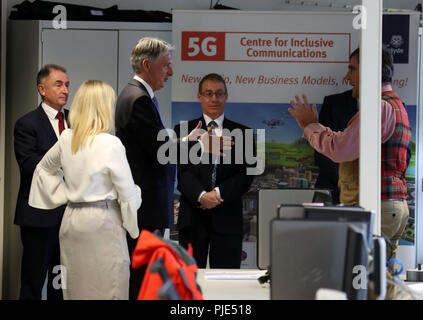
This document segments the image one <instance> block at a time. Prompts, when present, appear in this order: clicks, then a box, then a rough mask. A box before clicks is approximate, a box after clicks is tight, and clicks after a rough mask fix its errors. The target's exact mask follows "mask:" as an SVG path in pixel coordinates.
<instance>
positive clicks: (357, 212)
mask: <svg viewBox="0 0 423 320" xmlns="http://www.w3.org/2000/svg"><path fill="white" fill-rule="evenodd" d="M303 219H308V220H314V221H344V222H350V223H364V224H365V227H366V240H367V247H368V248H369V249H372V246H373V226H374V220H375V212H374V211H367V210H364V208H362V207H358V206H355V207H346V206H324V207H304V217H303Z"/></svg>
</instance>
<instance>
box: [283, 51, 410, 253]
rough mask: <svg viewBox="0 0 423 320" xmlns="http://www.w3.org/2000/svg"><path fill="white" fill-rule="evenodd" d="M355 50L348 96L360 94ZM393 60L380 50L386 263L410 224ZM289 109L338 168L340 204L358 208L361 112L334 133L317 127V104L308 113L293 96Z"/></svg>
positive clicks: (405, 130) (406, 136)
mask: <svg viewBox="0 0 423 320" xmlns="http://www.w3.org/2000/svg"><path fill="white" fill-rule="evenodd" d="M359 57H360V51H359V49H357V50H355V51H354V52H353V53H352V54H351V56H350V62H349V65H348V73H347V75H346V76H345V78H346V79H347V80H349V82H350V84H351V85H352V86H353V91H352V95H353V97H354V98H358V96H359V74H360V73H359ZM393 68H394V67H393V58H392V55H391V53H390V52H389V51H386V50H382V102H381V118H382V132H381V136H382V159H381V161H382V165H381V169H382V170H381V177H382V179H381V180H382V187H381V197H382V202H381V215H382V218H381V222H382V235H383V236H384V237H385V239H386V240H387V252H386V254H387V256H386V258H387V259H390V258H392V257H395V255H396V251H397V248H398V241H399V239H400V238H401V235H402V233H403V232H404V229H405V226H406V224H407V221H408V216H409V211H408V205H407V201H406V199H407V182H406V180H405V172H406V169H407V148H408V145H409V142H410V139H411V129H410V125H409V122H408V115H407V111H406V110H405V108H404V105H403V104H402V102H401V100H400V99H399V97H398V95H397V94H396V93H395V92H394V91H393V90H392V87H391V81H392V76H393ZM295 98H296V103H295V102H294V101H291V106H292V109H291V108H290V109H289V111H290V113H291V114H292V116H293V117H294V118H295V119H296V120H297V122H298V124H299V126H300V127H301V128H302V129H303V130H304V135H303V137H304V138H306V139H307V140H308V142H309V143H310V145H311V146H312V147H313V148H314V149H316V150H317V151H318V152H320V153H322V154H323V155H325V156H327V157H328V158H330V159H331V160H332V161H334V162H338V163H340V165H339V181H338V185H339V188H340V201H341V203H343V204H344V205H358V192H359V181H358V178H359V169H358V164H359V161H358V157H359V155H360V148H359V142H360V139H359V129H360V119H359V113H360V111H359V112H357V114H356V115H355V116H354V117H353V118H352V119H351V120H350V121H349V123H348V125H347V127H346V129H345V130H344V131H340V132H333V131H332V130H331V129H330V128H327V127H324V126H322V125H321V124H319V123H318V115H317V109H316V106H315V105H313V107H312V109H310V106H309V103H308V101H307V97H306V96H305V95H303V101H304V102H302V101H301V99H300V98H299V97H298V96H296V97H295Z"/></svg>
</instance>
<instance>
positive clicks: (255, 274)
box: [204, 270, 266, 280]
mask: <svg viewBox="0 0 423 320" xmlns="http://www.w3.org/2000/svg"><path fill="white" fill-rule="evenodd" d="M265 273H266V270H248V271H242V270H240V271H206V272H204V278H205V279H206V280H257V279H258V278H259V277H261V276H263V275H264V274H265Z"/></svg>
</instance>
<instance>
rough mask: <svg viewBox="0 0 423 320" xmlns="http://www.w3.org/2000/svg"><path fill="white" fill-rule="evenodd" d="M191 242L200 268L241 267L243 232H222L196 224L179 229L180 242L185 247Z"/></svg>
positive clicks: (209, 225) (209, 226)
mask: <svg viewBox="0 0 423 320" xmlns="http://www.w3.org/2000/svg"><path fill="white" fill-rule="evenodd" d="M188 243H191V245H192V249H193V254H194V259H195V260H196V262H197V266H198V267H199V268H206V267H207V256H209V265H210V268H216V269H239V268H240V267H241V254H242V234H222V233H219V232H216V231H214V230H213V228H212V227H211V223H209V224H207V225H195V226H193V227H189V228H183V229H181V230H179V244H180V245H181V246H182V247H184V248H185V249H187V248H188Z"/></svg>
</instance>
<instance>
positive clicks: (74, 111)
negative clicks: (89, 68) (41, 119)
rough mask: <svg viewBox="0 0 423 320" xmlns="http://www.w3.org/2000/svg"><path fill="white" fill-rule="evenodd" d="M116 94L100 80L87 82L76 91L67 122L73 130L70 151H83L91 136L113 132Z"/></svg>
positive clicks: (92, 137)
mask: <svg viewBox="0 0 423 320" xmlns="http://www.w3.org/2000/svg"><path fill="white" fill-rule="evenodd" d="M115 99H116V94H115V91H114V90H113V88H112V87H111V86H110V85H108V84H107V83H105V82H103V81H100V80H87V81H85V82H84V83H83V84H82V85H81V86H80V87H79V89H78V91H77V92H76V94H75V98H74V99H73V102H72V107H71V110H70V113H69V121H70V125H71V128H72V130H73V136H72V143H71V151H72V153H73V154H75V153H77V152H78V150H79V149H83V148H84V147H85V145H86V143H87V141H88V138H89V137H90V136H91V142H90V144H91V143H92V141H93V139H94V136H95V135H97V134H99V133H105V132H113V127H114V126H113V122H112V115H113V110H112V109H113V108H114V103H115Z"/></svg>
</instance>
